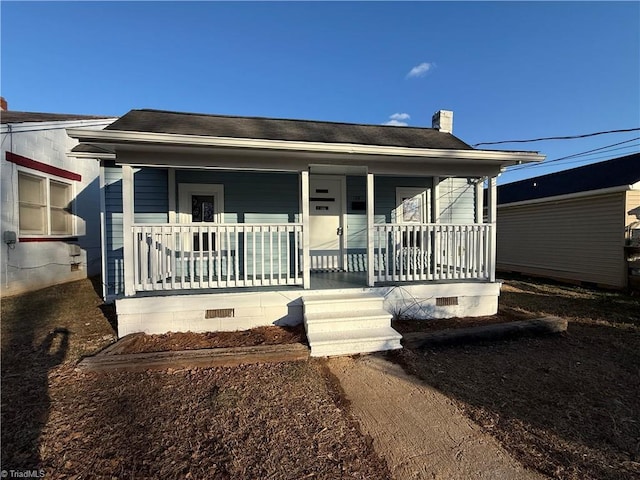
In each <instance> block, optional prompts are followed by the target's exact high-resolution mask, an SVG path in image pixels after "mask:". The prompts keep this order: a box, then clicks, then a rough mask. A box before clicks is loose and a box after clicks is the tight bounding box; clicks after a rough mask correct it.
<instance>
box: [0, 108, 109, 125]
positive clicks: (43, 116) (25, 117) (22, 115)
mask: <svg viewBox="0 0 640 480" xmlns="http://www.w3.org/2000/svg"><path fill="white" fill-rule="evenodd" d="M106 118H113V116H110V117H105V116H99V115H75V114H71V113H41V112H17V111H13V110H5V111H3V112H0V123H23V122H63V121H71V120H103V119H106Z"/></svg>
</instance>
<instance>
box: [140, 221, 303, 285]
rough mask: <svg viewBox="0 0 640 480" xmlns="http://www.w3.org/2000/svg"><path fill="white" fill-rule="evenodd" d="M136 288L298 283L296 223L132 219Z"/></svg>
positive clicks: (299, 234) (299, 247)
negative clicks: (138, 221) (146, 221)
mask: <svg viewBox="0 0 640 480" xmlns="http://www.w3.org/2000/svg"><path fill="white" fill-rule="evenodd" d="M132 230H133V232H132V233H133V237H134V239H133V268H134V283H135V290H136V291H144V290H181V289H197V288H224V287H245V286H265V285H302V281H303V275H302V266H301V260H300V258H301V251H302V224H300V223H285V224H250V223H240V224H228V223H226V224H171V225H168V224H158V225H154V224H134V225H133V229H132Z"/></svg>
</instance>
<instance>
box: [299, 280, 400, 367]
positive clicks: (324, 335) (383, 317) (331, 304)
mask: <svg viewBox="0 0 640 480" xmlns="http://www.w3.org/2000/svg"><path fill="white" fill-rule="evenodd" d="M302 302H303V304H304V326H305V329H306V331H307V339H308V340H309V346H310V347H311V356H312V357H324V356H333V355H353V354H356V353H369V352H380V351H384V350H394V349H397V348H402V345H401V344H400V340H401V339H402V335H400V334H399V333H398V332H396V331H395V330H394V329H393V328H391V314H390V313H388V312H387V311H386V310H384V308H383V305H384V298H383V297H381V296H378V295H371V294H368V293H351V294H347V295H344V294H343V295H335V294H328V295H313V296H305V297H303V299H302Z"/></svg>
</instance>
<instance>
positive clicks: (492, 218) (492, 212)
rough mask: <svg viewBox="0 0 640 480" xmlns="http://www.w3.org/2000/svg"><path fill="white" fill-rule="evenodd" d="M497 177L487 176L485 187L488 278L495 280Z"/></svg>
mask: <svg viewBox="0 0 640 480" xmlns="http://www.w3.org/2000/svg"><path fill="white" fill-rule="evenodd" d="M497 178H498V177H489V179H488V188H487V193H488V196H487V204H488V205H487V207H488V209H487V213H488V215H487V223H489V225H490V227H489V228H490V230H489V239H488V240H489V258H488V259H487V261H488V262H489V280H490V281H492V282H495V281H496V222H497V216H498V207H497V205H498V202H497V200H498V198H497V197H498V195H497V193H498V190H497V187H496V179H497Z"/></svg>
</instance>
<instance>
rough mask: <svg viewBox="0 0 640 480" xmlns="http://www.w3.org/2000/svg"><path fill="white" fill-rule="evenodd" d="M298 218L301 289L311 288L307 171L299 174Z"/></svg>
mask: <svg viewBox="0 0 640 480" xmlns="http://www.w3.org/2000/svg"><path fill="white" fill-rule="evenodd" d="M300 216H301V217H302V287H303V288H305V289H308V288H311V275H310V270H311V255H309V246H310V236H309V171H307V170H305V171H302V172H300Z"/></svg>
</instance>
